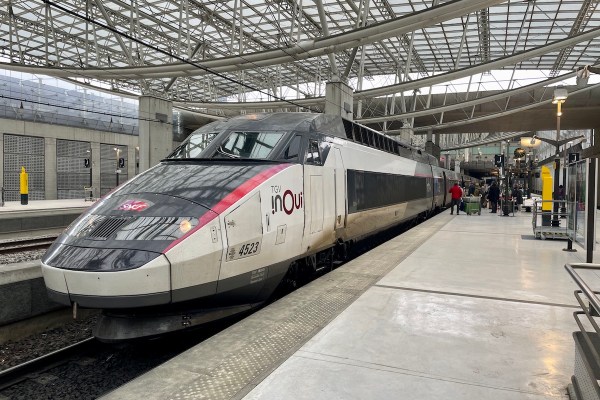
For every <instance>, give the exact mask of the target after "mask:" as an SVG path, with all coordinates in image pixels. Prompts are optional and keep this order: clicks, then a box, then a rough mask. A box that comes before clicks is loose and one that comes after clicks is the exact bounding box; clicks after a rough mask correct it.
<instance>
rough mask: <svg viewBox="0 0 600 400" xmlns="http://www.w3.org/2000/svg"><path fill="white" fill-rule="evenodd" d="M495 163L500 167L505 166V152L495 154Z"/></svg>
mask: <svg viewBox="0 0 600 400" xmlns="http://www.w3.org/2000/svg"><path fill="white" fill-rule="evenodd" d="M494 165H495V166H496V167H498V168H502V167H504V154H496V155H495V156H494Z"/></svg>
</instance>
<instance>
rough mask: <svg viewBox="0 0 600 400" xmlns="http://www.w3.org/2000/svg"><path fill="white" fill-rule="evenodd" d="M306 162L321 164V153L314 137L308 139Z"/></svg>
mask: <svg viewBox="0 0 600 400" xmlns="http://www.w3.org/2000/svg"><path fill="white" fill-rule="evenodd" d="M306 163H307V164H314V165H321V153H320V152H319V142H318V141H317V140H316V139H310V140H309V141H308V150H307V152H306Z"/></svg>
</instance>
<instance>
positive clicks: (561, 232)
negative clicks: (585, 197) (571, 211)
mask: <svg viewBox="0 0 600 400" xmlns="http://www.w3.org/2000/svg"><path fill="white" fill-rule="evenodd" d="M544 204H551V205H552V210H549V211H544V210H542V207H543V205H544ZM554 204H558V205H559V207H558V209H559V210H561V211H553V210H554ZM565 204H566V202H565V200H539V199H536V200H534V202H533V209H532V210H531V211H532V214H533V215H532V219H531V225H532V227H533V235H534V236H535V237H536V239H547V238H552V239H556V238H558V239H568V238H569V235H568V230H567V228H568V226H567V219H566V218H567V211H566V209H565V208H564V205H565ZM561 221H562V222H563V224H562V225H563V226H561Z"/></svg>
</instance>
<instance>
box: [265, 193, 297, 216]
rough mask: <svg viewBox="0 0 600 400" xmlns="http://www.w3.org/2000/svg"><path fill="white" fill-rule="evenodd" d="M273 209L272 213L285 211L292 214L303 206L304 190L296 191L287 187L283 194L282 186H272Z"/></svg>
mask: <svg viewBox="0 0 600 400" xmlns="http://www.w3.org/2000/svg"><path fill="white" fill-rule="evenodd" d="M271 191H272V193H273V194H272V195H271V210H272V213H273V214H275V213H276V212H279V211H283V212H285V213H286V214H287V215H290V214H291V213H293V212H294V210H299V209H301V208H302V192H300V193H294V192H292V191H291V190H290V189H286V190H285V191H283V194H281V192H282V190H281V186H271Z"/></svg>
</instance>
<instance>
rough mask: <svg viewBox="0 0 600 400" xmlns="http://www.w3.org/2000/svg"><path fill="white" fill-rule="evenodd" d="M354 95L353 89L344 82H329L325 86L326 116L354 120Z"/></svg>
mask: <svg viewBox="0 0 600 400" xmlns="http://www.w3.org/2000/svg"><path fill="white" fill-rule="evenodd" d="M353 104H354V95H353V91H352V88H351V87H350V86H348V85H347V84H345V83H344V82H327V84H326V85H325V114H331V115H340V116H341V117H342V118H346V119H348V120H350V121H352V120H353V119H354V112H353Z"/></svg>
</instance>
